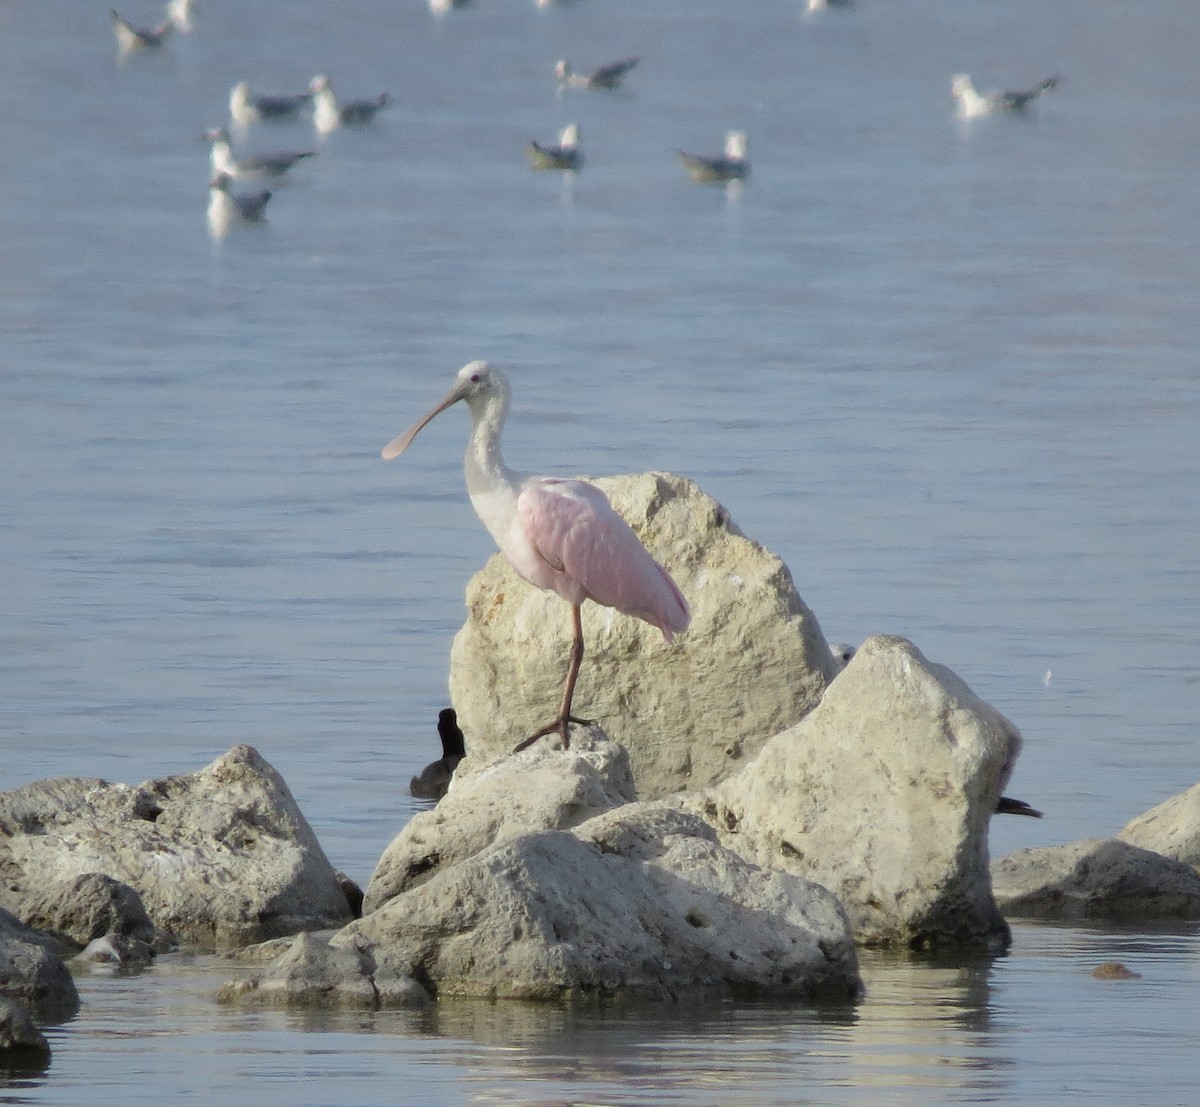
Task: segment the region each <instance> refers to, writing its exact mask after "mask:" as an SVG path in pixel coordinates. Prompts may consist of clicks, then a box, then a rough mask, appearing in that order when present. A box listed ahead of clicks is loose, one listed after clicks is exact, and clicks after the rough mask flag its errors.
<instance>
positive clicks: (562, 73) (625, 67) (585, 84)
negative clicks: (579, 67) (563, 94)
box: [554, 57, 642, 89]
mask: <svg viewBox="0 0 1200 1107" xmlns="http://www.w3.org/2000/svg"><path fill="white" fill-rule="evenodd" d="M641 60H642V59H641V58H640V57H633V58H622V59H621V60H620V61H615V62H609V63H608V64H607V65H602V66H600V68H599V69H593V70H592V71H591V72H590V73H576V72H575V70H574V69H572V68H571V66H570V63H568V62H567V61H565V60H560V61H558V62H556V63H555V66H554V75H555V76H556V77H557V78H558V83H559V85H560V86H563V87H566V88H604V89H614V88H616V87H617V86H618V85H619V84H620V83H621V82H622V81H623V80H625V74H626V73H628V72H629V71H630V70H631V69H632V68H633V67H634V66H635V65H637V63H638V62H640V61H641Z"/></svg>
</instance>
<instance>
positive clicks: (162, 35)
mask: <svg viewBox="0 0 1200 1107" xmlns="http://www.w3.org/2000/svg"><path fill="white" fill-rule="evenodd" d="M109 15H110V16H111V17H112V25H113V33H114V34H115V35H116V36H117V45H118V46H119V47H120V48H121V52H122V53H130V52H132V51H134V50H157V49H158V48H159V47H160V46H161V45H162V44H163V43H164V42H165V41H166V38H167V35H169V34H170V33H171V31H173V30H174V29H175V24H174V23H172V22H171V20H169V19H164V20H163V21H162V22H161V23H160V24H159V25H158V26H157V27H135V26H134V25H133V24H132V23H130V22H129V21H128V20H126V19H123V18H122V17H121V14H120V13H119V12H118V11H117V9H116V8H110V9H109Z"/></svg>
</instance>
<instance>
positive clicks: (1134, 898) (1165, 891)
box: [992, 838, 1200, 922]
mask: <svg viewBox="0 0 1200 1107" xmlns="http://www.w3.org/2000/svg"><path fill="white" fill-rule="evenodd" d="M992 886H993V888H994V889H995V894H996V901H997V903H999V905H1000V908H1001V910H1003V911H1004V912H1005V913H1006V914H1008V915H1017V916H1028V917H1034V918H1044V919H1101V918H1103V919H1113V920H1120V921H1123V922H1125V921H1132V920H1137V919H1141V920H1149V919H1179V918H1185V919H1194V918H1200V874H1197V872H1196V870H1195V869H1193V868H1192V867H1191V866H1189V865H1185V864H1184V863H1183V862H1181V861H1174V860H1172V859H1171V858H1169V857H1163V856H1162V855H1161V854H1157V853H1153V852H1151V851H1150V850H1146V849H1140V848H1139V847H1137V846H1133V845H1130V844H1129V843H1128V842H1122V841H1118V840H1117V839H1116V838H1090V839H1085V840H1083V841H1081V842H1072V843H1070V844H1069V845H1065V846H1047V847H1045V848H1042V849H1024V850H1018V851H1017V852H1016V853H1011V854H1009V855H1008V856H1007V857H1002V858H1000V860H998V861H996V862H995V863H994V864H993V865H992Z"/></svg>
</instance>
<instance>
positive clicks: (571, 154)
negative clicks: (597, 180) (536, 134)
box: [526, 123, 583, 169]
mask: <svg viewBox="0 0 1200 1107" xmlns="http://www.w3.org/2000/svg"><path fill="white" fill-rule="evenodd" d="M526 152H527V153H528V154H529V160H530V162H532V164H533V168H534V169H578V168H579V167H580V166H581V165H583V151H582V150H580V149H579V124H578V123H568V124H567V125H566V126H565V127H564V128H563V129H562V131H560V132H559V136H558V143H557V145H552V144H550V143H541V142H538V141H537V139H531V140H530V142H529V145H528V147H526Z"/></svg>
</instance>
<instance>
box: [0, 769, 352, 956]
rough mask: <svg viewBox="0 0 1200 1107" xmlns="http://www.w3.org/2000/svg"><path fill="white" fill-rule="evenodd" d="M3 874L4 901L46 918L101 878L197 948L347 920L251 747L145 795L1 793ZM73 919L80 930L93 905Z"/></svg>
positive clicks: (323, 864) (274, 778)
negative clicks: (52, 904) (128, 892)
mask: <svg viewBox="0 0 1200 1107" xmlns="http://www.w3.org/2000/svg"><path fill="white" fill-rule="evenodd" d="M0 872H3V873H4V875H5V878H6V880H5V885H6V892H5V893H4V894H5V902H6V903H8V904H9V905H10V907H12V908H13V909H14V910H15V911H16V912H17V913H18V914H21V915H24V914H25V913H26V912H27V911H28V912H30V913H31V914H38V915H39V917H45V916H44V912H45V910H46V906H45V905H46V901H47V897H48V896H51V897H52V896H53V895H54V892H53V888H54V887H56V886H57V887H59V888H61V887H62V886H65V885H70V884H71V882H79V884H78V886H79V887H80V888H81V889H82V890H83V891H85V892H86V888H87V884H88V882H87V881H81V879H80V878H83V877H87V876H89V875H92V874H103V875H104V876H105V877H108V878H111V880H113V881H118V882H120V883H122V884H126V885H129V886H130V887H131V888H133V889H135V890H136V891H137V893H138V895H139V896H140V897H141V900H142V903H143V904H144V905H145V909H146V913H147V914H148V915H149V917H150V919H151V920H152V921H153V923H154V925H155V926H157V927H158V928H160V929H161V930H165V931H168V932H169V933H171V934H173V935H174V936H175V937H177V938H178V939H179V940H180V941H183V942H187V943H190V944H195V945H201V946H233V945H244V944H247V943H250V942H255V941H262V940H264V939H266V938H271V937H274V936H277V935H286V934H294V933H296V932H297V931H300V930H306V929H317V928H320V927H331V926H338V925H341V924H343V923H345V922H347V921H349V919H350V918H351V911H350V907H349V904H348V903H347V900H346V896H345V894H344V893H343V891H342V889H341V888H340V887H339V884H338V880H337V875H336V873H335V872H334V870H333V868H332V866H331V865H330V864H329V861H328V860H327V858H326V857H325V854H324V852H323V851H322V850H321V847H320V845H319V844H318V842H317V839H316V836H315V835H314V834H313V832H312V829H311V828H310V827H309V825H308V823H307V822H306V821H305V819H304V816H303V815H302V814H301V813H300V809H299V808H298V807H297V806H296V801H295V800H294V799H293V798H292V795H291V793H290V792H289V791H288V788H287V785H286V784H284V782H283V780H282V778H281V777H280V776H279V774H278V773H277V772H276V771H275V770H274V769H273V768H272V767H271V766H270V765H269V764H267V762H266V761H265V760H263V758H262V757H261V756H260V755H259V754H258V753H257V752H256V751H255V750H253V749H251V748H250V747H249V746H237V747H235V748H234V749H232V750H230V751H229V752H228V753H226V754H224V755H223V756H221V757H219V758H217V759H216V760H215V761H214V762H212V764H210V765H208V766H207V767H206V768H204V769H201V770H200V771H199V772H195V773H189V774H186V775H181V776H171V777H164V778H162V779H160V780H152V781H149V782H147V783H146V784H143V785H141V786H140V787H137V788H133V787H130V786H128V785H124V784H110V783H108V782H107V781H103V780H84V779H77V778H68V779H59V780H50V781H43V782H40V783H37V784H30V785H27V786H26V787H24V788H18V789H16V790H15V791H11V792H5V793H2V794H0ZM55 910H56V911H58V912H60V913H65V914H70V909H69V908H67V907H59V908H55ZM77 910H78V912H79V916H80V920H81V921H80V922H79V925H80V926H81V927H84V926H86V925H87V924H86V923H84V922H83V921H82V920H83V919H85V918H86V917H90V915H91V914H92V911H93V907H92V906H90V905H89V903H88V897H87V895H84V896H83V898H82V899H81V902H80V905H79V907H78V909H77ZM56 925H58V926H59V928H60V929H63V930H68V929H69V927H68V926H67V924H66V923H63V922H60V923H58V924H56Z"/></svg>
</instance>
